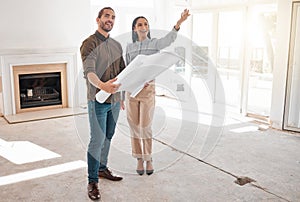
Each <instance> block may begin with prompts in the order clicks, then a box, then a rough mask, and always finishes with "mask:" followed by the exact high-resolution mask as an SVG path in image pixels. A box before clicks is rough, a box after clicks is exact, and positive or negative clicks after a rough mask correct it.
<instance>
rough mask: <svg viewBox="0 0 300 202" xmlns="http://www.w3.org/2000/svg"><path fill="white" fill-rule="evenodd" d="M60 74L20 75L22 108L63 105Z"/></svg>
mask: <svg viewBox="0 0 300 202" xmlns="http://www.w3.org/2000/svg"><path fill="white" fill-rule="evenodd" d="M60 80H61V74H60V72H53V73H41V74H28V75H27V74H20V75H19V89H20V106H21V109H25V108H31V107H42V106H50V105H61V104H62V99H61V82H60Z"/></svg>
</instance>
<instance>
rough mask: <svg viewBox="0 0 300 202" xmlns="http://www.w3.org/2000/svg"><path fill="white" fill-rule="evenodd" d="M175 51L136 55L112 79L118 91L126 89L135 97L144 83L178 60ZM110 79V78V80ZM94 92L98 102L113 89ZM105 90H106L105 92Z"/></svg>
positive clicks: (103, 99) (102, 100)
mask: <svg viewBox="0 0 300 202" xmlns="http://www.w3.org/2000/svg"><path fill="white" fill-rule="evenodd" d="M179 59H180V58H179V56H177V55H176V54H175V53H170V52H161V53H156V54H153V55H138V56H137V57H136V58H135V59H134V60H133V61H132V62H131V63H130V64H129V65H128V66H127V67H126V68H125V69H124V70H123V71H122V72H121V73H120V74H119V75H118V76H117V77H116V78H117V80H115V81H113V83H114V84H118V87H119V88H118V90H116V92H118V91H127V92H130V93H131V96H132V97H135V96H136V95H137V94H138V93H139V92H140V91H141V90H142V89H143V87H144V85H145V84H146V83H148V82H150V81H151V80H153V79H155V77H157V76H158V75H159V74H161V73H162V72H163V71H165V70H167V69H168V68H170V67H171V66H173V65H174V64H175V63H176V62H178V60H179ZM110 81H111V80H110ZM102 89H103V90H101V91H99V92H98V93H97V94H96V100H97V101H98V102H100V103H103V102H105V100H106V99H107V98H108V97H109V96H110V94H111V93H109V92H113V91H109V90H111V89H108V90H107V91H106V90H105V88H102ZM105 91H106V92H105Z"/></svg>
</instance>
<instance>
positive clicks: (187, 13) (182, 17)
mask: <svg viewBox="0 0 300 202" xmlns="http://www.w3.org/2000/svg"><path fill="white" fill-rule="evenodd" d="M189 12H190V11H189V10H188V9H184V11H183V12H182V13H181V17H180V19H179V20H178V21H177V23H176V25H175V29H176V30H179V28H180V25H181V23H183V22H184V21H185V20H186V19H187V18H188V17H189V16H190V15H191V14H190V13H189Z"/></svg>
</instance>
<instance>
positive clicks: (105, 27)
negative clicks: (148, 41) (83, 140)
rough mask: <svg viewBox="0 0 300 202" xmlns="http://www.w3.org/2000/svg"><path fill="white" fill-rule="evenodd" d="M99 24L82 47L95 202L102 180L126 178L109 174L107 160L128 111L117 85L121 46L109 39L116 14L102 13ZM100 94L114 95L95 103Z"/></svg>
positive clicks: (91, 189) (91, 190)
mask: <svg viewBox="0 0 300 202" xmlns="http://www.w3.org/2000/svg"><path fill="white" fill-rule="evenodd" d="M96 21H97V24H98V29H97V31H96V32H95V34H93V35H91V36H90V37H88V38H87V39H86V40H84V41H83V43H82V46H81V47H80V52H81V58H82V62H83V70H84V71H83V73H84V78H85V79H86V85H87V99H88V115H89V123H90V136H91V137H90V142H89V145H88V152H87V163H88V182H89V183H88V196H89V198H90V199H92V200H98V199H100V197H101V196H100V192H99V189H98V177H102V178H106V179H109V180H112V181H119V180H122V177H118V176H114V175H112V173H111V171H110V170H108V168H107V157H108V153H109V148H110V142H111V139H112V137H113V135H114V132H115V126H116V121H117V119H118V116H119V111H120V108H122V109H124V102H123V101H121V97H120V93H116V91H117V90H118V88H119V86H120V85H119V84H114V83H113V82H114V81H116V78H115V77H116V76H117V75H118V74H119V73H120V72H121V71H122V70H123V69H124V68H125V63H124V60H123V57H122V47H121V45H120V44H119V43H118V42H117V41H115V40H114V39H112V38H110V37H109V32H110V31H111V30H112V28H113V26H114V21H115V13H114V10H113V9H112V8H110V7H105V8H103V9H101V10H100V12H99V14H98V17H97V19H96ZM100 90H104V91H106V92H108V93H112V95H111V96H110V97H109V98H108V99H107V100H106V102H105V103H102V104H101V103H98V102H97V101H96V100H95V95H96V93H97V92H99V91H100Z"/></svg>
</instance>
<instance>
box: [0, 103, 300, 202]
mask: <svg viewBox="0 0 300 202" xmlns="http://www.w3.org/2000/svg"><path fill="white" fill-rule="evenodd" d="M199 117H200V118H199V121H193V120H182V119H180V118H176V117H174V116H172V115H171V114H169V113H167V109H163V110H162V108H157V111H156V116H155V120H154V124H153V126H154V128H153V130H154V134H155V135H154V145H153V150H154V154H153V164H154V168H155V173H154V174H153V175H151V176H147V175H143V176H139V175H137V174H136V173H135V166H136V162H135V159H133V158H132V157H131V154H130V139H129V133H128V125H127V122H126V117H125V112H123V111H122V112H121V114H120V118H119V122H118V126H117V131H116V134H115V136H114V138H113V142H112V147H111V152H110V156H109V167H110V168H111V169H112V170H113V172H114V173H116V174H118V175H121V176H123V177H124V179H123V181H121V182H111V181H107V180H100V182H99V186H100V191H101V195H102V201H105V202H106V201H108V202H110V201H130V202H131V201H300V186H299V185H300V135H299V133H290V132H283V131H278V130H274V129H267V130H259V124H258V123H257V122H255V121H253V120H251V119H249V118H245V117H241V116H239V115H237V114H233V113H231V114H226V117H225V118H226V120H225V122H224V123H223V124H222V125H218V124H216V125H214V124H212V123H207V120H209V116H208V115H207V114H205V113H203V114H200V116H199ZM220 123H222V122H220ZM88 136H89V132H88V121H87V115H86V114H80V115H76V116H67V117H61V118H54V119H47V120H40V121H31V122H24V123H17V124H8V123H7V122H6V120H5V119H4V118H0V138H1V139H0V154H1V155H0V165H1V166H0V196H1V199H0V201H80V202H82V201H90V200H89V198H88V196H87V193H86V186H87V170H86V169H87V168H86V162H85V161H86V153H85V151H86V149H85V148H86V145H87V142H88ZM1 156H2V157H1ZM4 157H5V158H4ZM17 157H20V158H17ZM239 177H242V178H243V179H247V178H246V177H248V178H251V179H253V180H255V182H251V183H247V184H245V185H243V186H241V185H238V184H237V183H235V180H237V178H239Z"/></svg>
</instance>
